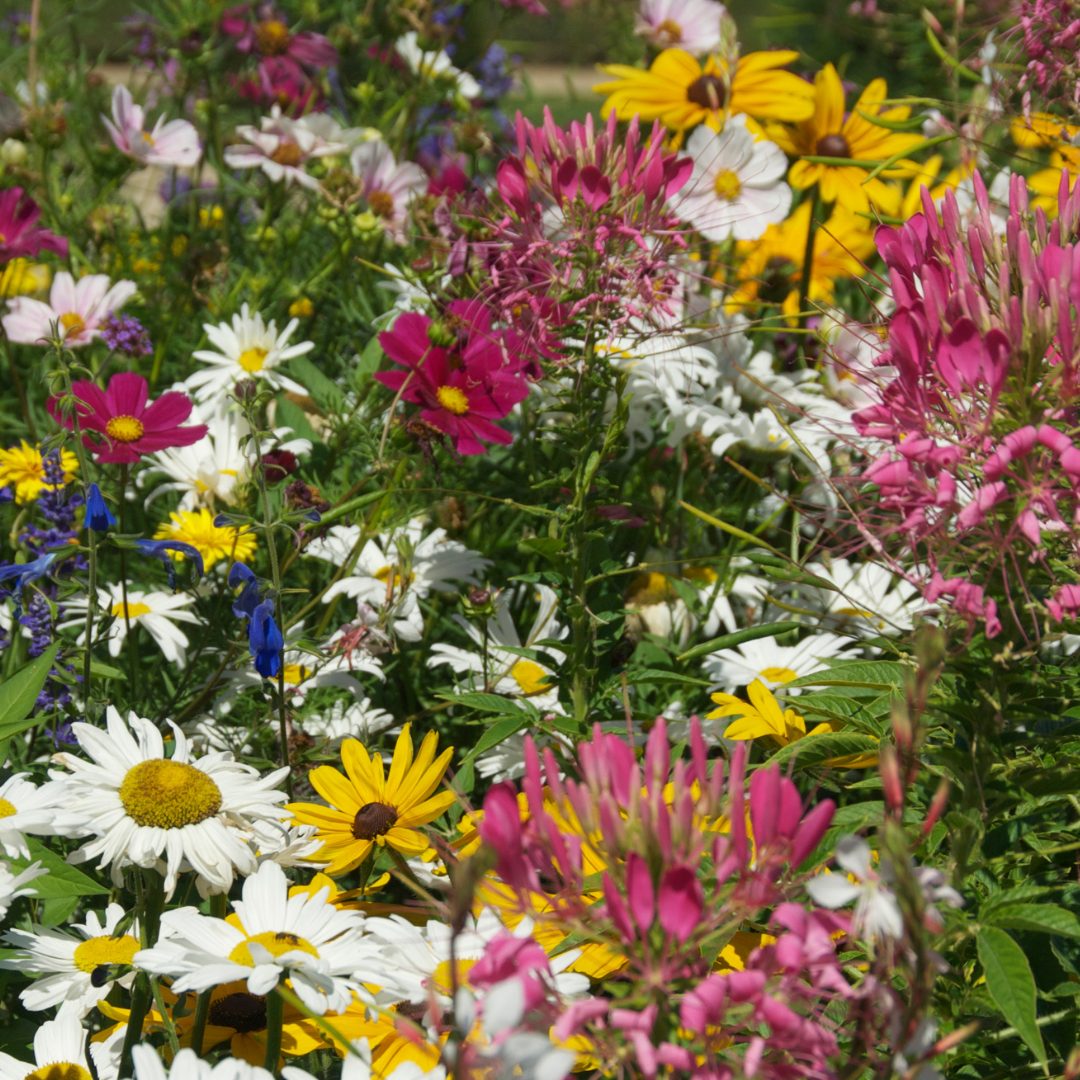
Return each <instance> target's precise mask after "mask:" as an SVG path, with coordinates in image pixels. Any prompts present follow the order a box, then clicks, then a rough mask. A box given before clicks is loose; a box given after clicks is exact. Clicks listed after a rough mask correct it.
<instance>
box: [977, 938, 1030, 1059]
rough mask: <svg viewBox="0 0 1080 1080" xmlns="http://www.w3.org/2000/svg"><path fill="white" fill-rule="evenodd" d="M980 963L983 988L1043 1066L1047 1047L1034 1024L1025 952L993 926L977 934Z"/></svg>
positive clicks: (1028, 968)
mask: <svg viewBox="0 0 1080 1080" xmlns="http://www.w3.org/2000/svg"><path fill="white" fill-rule="evenodd" d="M977 940H978V948H979V961H980V962H981V963H982V966H983V971H984V972H985V974H986V988H987V990H989V991H990V996H991V997H992V998H993V999H994V1004H995V1005H997V1007H998V1008H999V1009H1000V1010H1001V1013H1002V1015H1003V1016H1004V1017H1005V1019H1006V1020H1007V1021H1008V1022H1009V1023H1010V1024H1011V1025H1012V1026H1013V1027H1014V1028H1016V1030H1017V1032H1018V1034H1019V1035H1020V1038H1022V1039H1023V1040H1024V1042H1025V1043H1027V1045H1028V1047H1029V1048H1030V1049H1031V1052H1032V1053H1033V1054H1034V1055H1035V1056H1036V1057H1037V1058H1038V1059H1039V1061H1041V1062H1043V1064H1045V1063H1046V1047H1045V1046H1043V1039H1042V1032H1041V1031H1040V1030H1039V1026H1038V1024H1037V1023H1036V1009H1035V976H1034V975H1032V974H1031V965H1030V964H1029V963H1028V959H1027V957H1026V956H1025V955H1024V950H1023V949H1021V948H1020V946H1019V945H1017V944H1016V942H1015V941H1014V940H1013V939H1012V937H1011V936H1010V935H1009V934H1007V933H1005V931H1004V930H999V929H998V928H997V927H994V926H984V927H983V928H982V929H981V930H980V931H979V933H978V938H977Z"/></svg>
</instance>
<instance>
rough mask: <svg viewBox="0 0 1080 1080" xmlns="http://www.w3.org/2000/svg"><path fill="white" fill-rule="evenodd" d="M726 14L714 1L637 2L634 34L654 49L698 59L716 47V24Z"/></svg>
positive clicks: (725, 10) (717, 34)
mask: <svg viewBox="0 0 1080 1080" xmlns="http://www.w3.org/2000/svg"><path fill="white" fill-rule="evenodd" d="M726 14H727V8H725V7H724V5H723V4H719V3H717V0H641V9H640V11H639V12H638V15H637V18H636V19H635V20H634V31H635V33H638V34H641V35H642V36H643V37H644V38H646V39H647V40H648V42H649V43H650V44H651V45H655V46H656V47H657V48H658V49H682V50H683V52H688V53H690V55H691V56H702V55H704V54H705V53H711V52H714V51H715V50H716V48H717V47H718V46H719V45H720V21H721V20H722V19H723V18H724V16H725V15H726Z"/></svg>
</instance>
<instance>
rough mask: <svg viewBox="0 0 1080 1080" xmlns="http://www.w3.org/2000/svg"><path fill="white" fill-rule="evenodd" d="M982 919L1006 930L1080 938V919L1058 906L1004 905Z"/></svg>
mask: <svg viewBox="0 0 1080 1080" xmlns="http://www.w3.org/2000/svg"><path fill="white" fill-rule="evenodd" d="M980 918H981V920H982V921H983V922H984V923H989V924H990V925H991V926H999V927H1002V928H1003V929H1006V930H1035V931H1037V932H1039V933H1043V934H1057V935H1058V936H1059V937H1069V938H1080V919H1077V917H1076V916H1075V915H1074V914H1073V913H1072V912H1071V911H1068V910H1066V909H1065V908H1063V907H1058V905H1057V904H1004V905H1002V906H999V907H995V908H992V909H991V910H990V912H989V913H987V912H985V911H981V912H980Z"/></svg>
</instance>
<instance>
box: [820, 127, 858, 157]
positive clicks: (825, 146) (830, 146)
mask: <svg viewBox="0 0 1080 1080" xmlns="http://www.w3.org/2000/svg"><path fill="white" fill-rule="evenodd" d="M814 153H815V154H816V155H817V156H818V157H839V158H849V157H851V147H849V146H848V141H847V139H845V138H844V136H843V135H841V134H840V133H839V132H838V131H837V132H834V133H833V134H831V135H822V136H821V138H820V139H818V141H817V145H816V146H815V147H814Z"/></svg>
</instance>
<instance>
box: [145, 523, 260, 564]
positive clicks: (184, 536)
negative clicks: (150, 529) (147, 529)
mask: <svg viewBox="0 0 1080 1080" xmlns="http://www.w3.org/2000/svg"><path fill="white" fill-rule="evenodd" d="M169 518H170V521H171V524H170V523H169V522H166V523H164V524H162V525H160V526H158V531H157V532H156V533H154V539H155V540H179V541H180V542H181V543H184V544H190V545H191V546H192V547H193V548H195V550H196V551H198V553H199V554H200V555H201V556H202V557H203V565H204V566H205V568H206V569H207V570H209V569H210V567H211V566H213V565H214V563H216V562H217V561H218V559H228V560H229V561H230V562H248V560H250V558H251V556H252V555H254V554H255V535H254V533H250V532H241V531H240V529H238V528H236V526H235V525H215V524H214V515H213V514H212V513H211V512H210V511H209V510H206V509H202V510H181V511H179V512H178V513H173V514H170V515H169ZM174 558H177V559H182V558H183V556H182V555H175V556H174Z"/></svg>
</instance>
